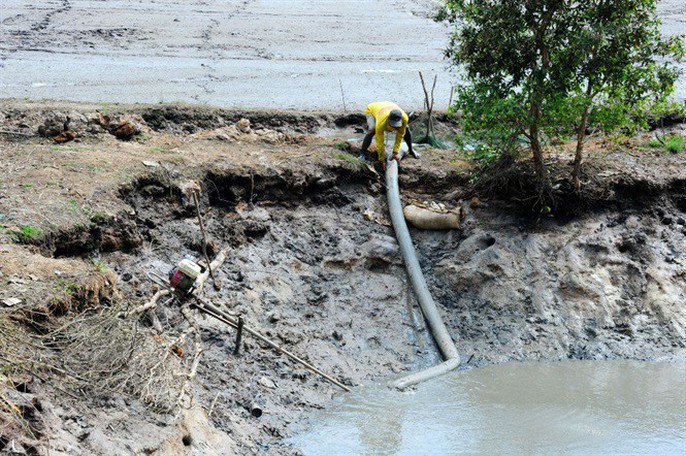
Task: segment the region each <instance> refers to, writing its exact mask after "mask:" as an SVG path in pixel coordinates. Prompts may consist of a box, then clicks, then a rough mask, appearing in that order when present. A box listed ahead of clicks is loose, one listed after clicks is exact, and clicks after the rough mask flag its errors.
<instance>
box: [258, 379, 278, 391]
mask: <svg viewBox="0 0 686 456" xmlns="http://www.w3.org/2000/svg"><path fill="white" fill-rule="evenodd" d="M257 384H258V385H261V386H264V387H265V388H269V389H274V388H276V384H275V383H274V382H273V381H271V380H269V379H268V378H267V377H261V378H260V379H259V380H258V381H257Z"/></svg>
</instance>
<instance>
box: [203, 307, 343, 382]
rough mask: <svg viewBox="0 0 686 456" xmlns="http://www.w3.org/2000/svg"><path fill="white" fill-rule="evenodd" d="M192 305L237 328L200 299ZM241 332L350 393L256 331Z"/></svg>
mask: <svg viewBox="0 0 686 456" xmlns="http://www.w3.org/2000/svg"><path fill="white" fill-rule="evenodd" d="M193 305H194V306H195V307H197V308H198V309H199V310H201V311H202V312H205V313H206V314H207V315H209V316H211V317H214V318H216V319H217V320H219V321H221V322H222V323H225V324H227V325H229V326H231V327H233V328H237V327H238V322H237V321H236V320H235V319H234V318H232V317H230V316H229V315H228V314H226V313H225V312H222V311H221V310H219V309H218V308H217V307H215V306H213V305H211V304H208V303H205V302H202V301H201V300H200V299H195V301H194V302H193ZM243 330H244V331H245V332H247V333H249V334H251V335H252V336H253V337H255V338H257V339H259V340H260V341H262V342H264V343H265V344H267V345H269V346H270V347H271V348H273V349H274V350H276V351H277V352H279V353H281V354H283V355H286V356H288V357H289V358H291V359H292V360H294V361H296V362H298V363H300V364H302V365H303V366H305V367H306V368H307V369H308V370H310V371H312V372H314V373H315V374H317V375H319V376H321V377H323V378H325V379H326V380H328V381H330V382H331V383H333V384H334V385H336V386H338V387H340V388H341V389H343V390H345V391H350V388H348V387H347V386H345V385H344V384H342V383H341V382H339V381H338V380H336V379H334V378H333V377H331V376H329V375H327V374H325V373H324V372H322V371H321V370H319V369H317V368H316V367H314V366H313V365H312V364H310V363H308V362H307V361H305V360H303V359H301V358H299V357H298V356H296V355H294V354H293V353H291V352H289V351H288V350H286V349H284V348H282V347H280V346H279V345H277V344H276V343H274V342H272V341H271V340H269V339H267V338H266V337H264V336H263V335H261V334H260V333H258V332H257V331H255V330H253V329H251V328H250V327H248V326H243Z"/></svg>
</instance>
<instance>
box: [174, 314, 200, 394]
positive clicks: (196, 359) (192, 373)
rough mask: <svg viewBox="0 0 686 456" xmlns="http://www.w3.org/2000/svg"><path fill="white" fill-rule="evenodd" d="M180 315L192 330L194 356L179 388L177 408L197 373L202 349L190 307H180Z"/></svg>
mask: <svg viewBox="0 0 686 456" xmlns="http://www.w3.org/2000/svg"><path fill="white" fill-rule="evenodd" d="M181 314H182V315H183V316H184V318H185V319H186V321H188V323H189V324H190V325H191V328H192V330H193V335H194V343H195V354H194V355H193V362H192V363H191V368H190V371H189V372H188V373H187V374H185V376H186V381H185V382H184V384H183V386H182V387H181V392H180V393H179V397H178V399H177V400H176V403H177V404H178V405H179V406H182V403H181V402H182V401H183V397H184V396H185V395H186V390H188V389H189V388H190V384H191V382H192V381H193V379H194V378H195V376H196V375H197V373H198V366H199V365H200V356H201V355H202V352H203V349H202V340H201V338H200V328H198V323H197V322H196V321H195V318H193V315H192V314H191V312H190V305H189V304H188V303H186V304H184V305H183V306H182V307H181Z"/></svg>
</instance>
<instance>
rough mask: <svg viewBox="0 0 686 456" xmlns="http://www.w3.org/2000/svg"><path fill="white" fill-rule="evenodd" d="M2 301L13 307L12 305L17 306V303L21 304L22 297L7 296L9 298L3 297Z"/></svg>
mask: <svg viewBox="0 0 686 456" xmlns="http://www.w3.org/2000/svg"><path fill="white" fill-rule="evenodd" d="M2 303H3V304H4V305H5V306H7V307H12V306H16V305H17V304H20V303H21V299H19V298H7V299H3V300H2Z"/></svg>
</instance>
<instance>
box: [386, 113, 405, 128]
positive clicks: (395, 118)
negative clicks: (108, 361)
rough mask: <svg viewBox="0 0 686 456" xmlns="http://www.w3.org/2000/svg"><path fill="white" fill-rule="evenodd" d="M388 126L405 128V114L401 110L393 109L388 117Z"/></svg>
mask: <svg viewBox="0 0 686 456" xmlns="http://www.w3.org/2000/svg"><path fill="white" fill-rule="evenodd" d="M388 125H390V126H391V127H396V128H397V127H402V126H403V112H402V111H401V110H400V109H393V110H392V111H391V113H390V114H389V115H388Z"/></svg>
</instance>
